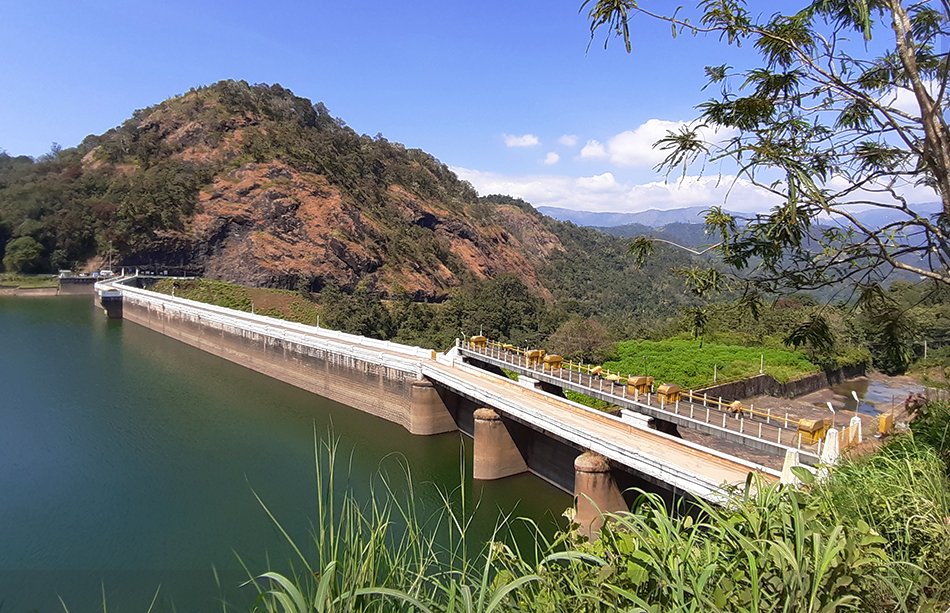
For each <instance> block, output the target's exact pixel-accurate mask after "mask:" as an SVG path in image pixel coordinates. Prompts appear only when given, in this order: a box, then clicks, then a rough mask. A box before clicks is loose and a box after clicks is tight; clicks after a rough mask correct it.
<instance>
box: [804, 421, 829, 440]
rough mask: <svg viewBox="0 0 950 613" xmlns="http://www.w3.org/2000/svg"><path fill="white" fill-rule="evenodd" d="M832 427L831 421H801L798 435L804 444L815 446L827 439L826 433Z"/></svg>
mask: <svg viewBox="0 0 950 613" xmlns="http://www.w3.org/2000/svg"><path fill="white" fill-rule="evenodd" d="M830 427H831V420H830V419H799V420H798V434H799V435H800V436H801V437H802V442H804V443H808V444H814V443H817V442H818V441H820V440H821V439H823V438H825V433H826V432H828V428H830Z"/></svg>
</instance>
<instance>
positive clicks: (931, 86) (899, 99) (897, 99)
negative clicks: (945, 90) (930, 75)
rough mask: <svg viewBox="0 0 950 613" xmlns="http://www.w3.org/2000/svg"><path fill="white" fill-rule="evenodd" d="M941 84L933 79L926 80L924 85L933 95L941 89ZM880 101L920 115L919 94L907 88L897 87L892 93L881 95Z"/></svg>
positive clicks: (916, 115)
mask: <svg viewBox="0 0 950 613" xmlns="http://www.w3.org/2000/svg"><path fill="white" fill-rule="evenodd" d="M939 85H940V82H939V81H936V80H933V79H929V80H926V81H924V87H925V88H926V89H927V91H929V92H930V95H931V96H936V95H937V93H938V92H939V90H940V88H939ZM880 101H881V103H883V104H886V105H889V106H892V107H894V108H895V109H897V110H899V111H903V112H905V113H907V114H908V115H910V116H912V117H920V104H919V103H918V102H917V96H916V95H914V92H913V91H911V90H909V89H907V88H904V87H898V88H895V89H894V90H893V91H892V92H891V93H889V94H885V95H884V96H881V100H880Z"/></svg>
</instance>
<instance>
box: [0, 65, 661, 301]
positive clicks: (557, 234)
mask: <svg viewBox="0 0 950 613" xmlns="http://www.w3.org/2000/svg"><path fill="white" fill-rule="evenodd" d="M3 246H5V249H6V256H8V257H6V258H5V261H6V262H7V264H8V265H16V266H18V267H19V268H21V269H23V270H26V269H29V268H32V269H35V270H40V269H47V270H55V269H56V268H59V267H69V266H74V265H76V264H79V263H82V262H84V261H87V260H89V259H90V258H93V257H94V256H96V255H97V254H99V255H100V256H101V255H103V254H105V253H106V252H107V251H108V250H109V249H110V248H111V249H113V250H114V254H115V258H116V260H117V261H120V262H122V263H123V264H125V265H130V266H134V265H154V266H166V267H183V268H185V269H187V270H189V271H190V272H192V273H195V274H201V275H205V276H209V277H213V278H219V279H224V280H229V281H235V282H239V283H242V284H246V285H256V286H271V287H283V288H294V289H308V290H311V291H319V290H321V289H322V288H324V287H325V286H327V285H333V286H336V287H339V288H342V289H343V290H344V291H354V290H356V289H360V290H365V291H369V292H374V293H376V294H379V295H382V296H386V295H396V294H398V295H409V296H412V297H414V298H415V299H418V300H428V301H440V300H442V299H444V298H445V297H446V296H447V295H448V294H449V293H450V291H451V290H452V289H453V288H455V287H458V286H461V285H464V284H467V283H477V282H478V281H479V280H484V279H489V278H494V277H497V276H499V275H511V276H513V277H515V278H517V279H518V280H519V281H520V282H521V283H523V284H524V285H525V286H526V287H527V288H528V290H529V291H531V292H532V293H535V294H536V295H538V296H540V297H542V298H545V299H556V300H558V301H568V302H570V301H573V302H575V303H582V304H586V305H587V306H586V307H584V309H583V310H588V311H591V310H601V309H599V308H598V307H597V306H596V305H597V304H598V303H600V304H603V307H602V309H604V310H607V311H614V310H618V309H619V308H620V304H619V303H618V304H615V305H614V306H613V307H612V308H611V307H610V306H608V305H607V304H605V303H604V300H607V301H608V302H609V301H610V300H611V299H613V300H615V301H619V302H620V303H632V304H638V303H637V302H632V301H631V298H630V294H631V293H636V294H638V295H644V294H647V293H650V292H663V293H664V297H663V298H662V302H664V303H666V302H671V301H672V302H677V299H676V298H675V296H676V294H677V292H676V291H672V292H671V291H670V288H669V285H670V281H669V279H667V278H666V277H665V276H664V274H662V273H660V272H659V271H658V270H652V271H638V270H635V269H634V268H633V267H632V266H631V263H630V262H629V261H628V260H627V259H626V258H625V257H624V248H625V244H624V242H623V241H622V240H619V239H615V238H611V237H606V236H604V235H602V234H600V233H597V232H595V231H593V230H589V229H582V228H577V227H576V226H573V225H572V224H565V223H561V222H557V221H555V220H553V219H550V218H548V217H545V216H544V215H542V214H540V213H538V212H537V211H535V210H534V209H533V208H532V207H531V206H529V205H528V204H527V203H524V202H521V201H518V200H514V199H511V198H507V197H487V198H485V197H479V196H478V194H476V192H475V190H474V189H473V188H472V187H471V186H470V185H469V184H468V183H466V182H464V181H461V180H459V179H458V178H457V177H456V176H455V175H454V174H453V173H452V172H451V171H450V170H449V169H448V168H447V167H446V166H445V165H444V164H442V163H440V162H439V161H438V160H436V159H435V158H433V157H432V156H431V155H429V154H427V153H425V152H423V151H420V150H417V149H407V148H405V147H404V146H402V145H400V144H397V143H391V142H389V141H387V140H386V139H384V138H382V137H381V136H376V137H369V136H366V135H360V134H357V133H356V132H355V131H353V130H352V129H351V128H349V127H347V126H346V124H345V123H344V122H343V121H341V120H339V119H336V118H334V117H333V116H331V115H330V113H329V112H328V111H327V109H326V108H325V107H324V106H323V105H322V104H320V103H318V104H312V103H311V102H310V101H309V100H306V99H304V98H301V97H298V96H295V95H294V94H293V93H291V92H290V91H288V90H286V89H284V88H282V87H280V86H278V85H274V86H267V85H253V86H251V85H248V84H247V83H244V82H234V81H223V82H220V83H217V84H215V85H212V86H209V87H203V88H199V89H194V90H192V91H189V92H188V93H186V94H184V95H181V96H177V97H174V98H171V99H169V100H166V101H165V102H162V103H160V104H158V105H156V106H153V107H150V108H146V109H142V110H139V111H136V112H135V113H134V114H133V115H132V117H131V118H130V119H129V120H127V121H126V122H125V123H123V124H122V125H121V126H118V127H116V128H114V129H112V130H110V131H108V132H106V133H105V134H103V135H101V136H90V137H87V138H86V139H85V140H84V141H83V142H82V143H81V144H80V145H79V146H78V147H75V148H71V149H63V150H54V151H52V152H51V153H50V154H49V155H47V156H44V157H43V158H41V159H39V160H36V161H34V160H30V159H29V158H22V157H21V158H14V157H10V156H7V155H5V154H0V249H2V248H3ZM110 246H111V247H110ZM11 254H12V255H11ZM611 296H612V298H611Z"/></svg>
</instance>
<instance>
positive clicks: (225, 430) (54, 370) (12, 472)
mask: <svg viewBox="0 0 950 613" xmlns="http://www.w3.org/2000/svg"><path fill="white" fill-rule="evenodd" d="M331 429H332V432H333V436H335V437H338V438H339V441H340V448H341V450H342V452H343V453H344V454H345V458H344V459H345V462H347V463H351V465H352V468H351V475H352V477H351V482H352V487H353V488H354V489H355V490H356V491H357V492H358V493H361V494H362V495H366V496H368V485H367V483H368V481H369V479H370V478H371V476H372V475H374V474H377V473H378V471H379V470H380V467H381V466H384V467H385V466H390V465H393V464H394V463H395V462H396V461H397V460H396V459H394V457H393V456H392V454H393V453H395V454H398V456H399V457H401V458H405V461H406V462H407V463H408V465H409V466H410V467H411V469H412V475H413V479H414V480H415V481H416V482H417V483H429V484H433V485H429V486H423V487H420V488H419V489H418V491H417V496H418V498H419V499H420V501H421V503H422V504H424V505H427V506H429V507H431V508H433V509H434V508H436V507H437V506H438V504H439V500H438V495H437V492H436V490H435V487H434V485H438V486H440V487H442V488H443V489H449V490H450V489H453V488H456V487H458V486H459V484H460V482H462V481H463V480H464V481H465V482H466V483H468V484H469V485H467V490H466V491H467V492H468V495H470V496H471V497H472V498H473V499H478V500H480V511H479V514H478V521H477V522H476V528H475V529H476V530H478V531H480V532H483V533H484V534H485V535H488V534H489V532H490V529H491V526H493V525H494V523H495V521H496V519H497V517H498V515H499V513H500V512H504V513H513V514H514V515H515V516H524V517H528V518H532V519H535V520H539V521H541V522H542V523H543V524H545V525H547V526H550V527H551V528H552V529H553V527H554V526H555V525H557V524H558V523H560V522H559V521H558V518H559V516H560V513H561V511H562V510H563V509H564V508H566V507H567V506H568V505H569V504H570V502H571V500H570V497H569V496H567V495H565V494H564V493H562V492H560V491H558V490H556V489H554V488H553V487H551V486H549V485H547V484H546V483H544V482H542V481H541V480H539V479H537V478H535V477H531V476H527V475H525V476H519V477H512V478H509V479H504V480H501V481H497V482H490V483H479V484H476V485H474V486H472V485H470V484H471V482H470V476H471V445H470V441H468V440H466V439H464V437H462V436H461V435H459V434H446V435H440V436H434V437H417V436H412V435H410V434H409V433H408V432H406V431H405V430H404V429H403V428H402V427H400V426H397V425H394V424H390V423H387V422H385V421H383V420H381V419H377V418H374V417H371V416H368V415H366V414H363V413H360V412H358V411H355V410H353V409H350V408H348V407H344V406H342V405H339V404H337V403H334V402H331V401H329V400H325V399H323V398H320V397H317V396H314V395H312V394H309V393H306V392H304V391H301V390H298V389H296V388H293V387H290V386H288V385H285V384H282V383H279V382H277V381H274V380H273V379H269V378H267V377H265V376H263V375H260V374H257V373H254V372H252V371H249V370H247V369H244V368H241V367H239V366H236V365H234V364H231V363H229V362H226V361H224V360H221V359H218V358H215V357H213V356H211V355H208V354H205V353H203V352H200V351H198V350H196V349H193V348H191V347H188V346H186V345H183V344H181V343H178V342H176V341H173V340H171V339H168V338H166V337H164V336H162V335H160V334H157V333H155V332H152V331H149V330H146V329H144V328H142V327H140V326H136V325H135V324H132V323H129V322H121V321H109V320H106V319H105V317H104V316H103V315H102V314H101V312H100V311H98V310H96V309H95V308H94V306H93V303H92V300H91V298H88V297H75V298H4V297H0V495H2V498H0V613H8V612H17V613H19V612H25V611H43V612H46V611H62V610H63V606H62V604H60V598H62V601H63V602H64V603H65V604H66V606H67V607H68V608H69V610H70V611H74V612H77V611H78V612H86V611H100V610H102V609H103V607H102V601H103V594H104V595H105V601H106V605H107V608H108V610H109V611H144V610H146V609H147V607H148V605H149V602H150V601H151V599H152V596H153V594H155V592H156V589H158V590H159V591H158V594H159V597H158V601H157V606H156V607H155V609H153V610H155V611H221V610H223V606H222V602H223V601H224V602H227V603H229V604H230V605H232V606H231V607H229V608H228V609H227V610H236V611H240V610H246V609H247V605H248V603H250V602H251V601H252V600H253V597H254V593H253V588H251V587H243V588H242V587H240V584H241V583H242V582H243V581H245V580H246V579H247V574H246V572H245V571H243V570H242V568H241V562H240V560H243V562H244V564H246V565H247V566H248V567H249V569H250V570H251V571H254V572H262V571H264V570H266V569H267V568H270V567H273V568H275V569H278V570H281V569H283V570H286V568H287V565H286V564H285V563H284V562H285V561H286V560H289V559H290V554H289V551H288V549H287V547H286V545H285V544H284V543H283V541H282V539H281V537H280V535H279V533H278V531H277V530H276V528H275V527H274V525H273V523H272V522H271V520H270V519H268V517H267V515H266V514H265V512H264V511H263V509H262V508H261V506H260V505H259V503H258V502H257V501H256V500H255V497H254V494H255V493H256V494H257V495H258V496H260V498H261V499H262V500H263V501H264V502H265V503H266V504H267V505H268V507H269V508H270V510H271V511H272V512H273V513H274V514H275V515H276V516H277V517H278V518H279V519H280V520H281V522H282V523H283V525H284V526H285V527H287V528H288V529H289V531H290V532H291V533H292V534H293V535H294V536H295V538H297V539H298V541H299V542H303V543H305V544H306V541H307V534H308V531H309V529H310V526H311V524H312V522H313V518H314V515H315V511H314V499H315V492H316V486H315V479H314V436H315V435H314V433H315V432H316V436H317V437H318V438H322V439H326V438H327V437H328V436H329V435H328V432H329V431H330V430H331ZM463 473H467V474H465V476H464V477H462V476H461V475H462V474H463ZM311 548H312V546H311ZM305 551H306V548H305ZM238 556H240V560H239V558H238ZM268 560H269V561H270V564H269V565H268V563H267V562H268ZM159 586H160V589H159Z"/></svg>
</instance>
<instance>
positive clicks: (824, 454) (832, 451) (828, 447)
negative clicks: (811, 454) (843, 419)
mask: <svg viewBox="0 0 950 613" xmlns="http://www.w3.org/2000/svg"><path fill="white" fill-rule="evenodd" d="M840 455H841V452H840V448H839V447H838V430H837V429H835V428H831V429H830V430H828V432H827V433H825V442H824V444H823V445H822V447H821V455H820V456H819V458H820V460H821V463H822V464H827V465H828V466H832V465H834V464H837V463H838V457H839V456H840Z"/></svg>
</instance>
